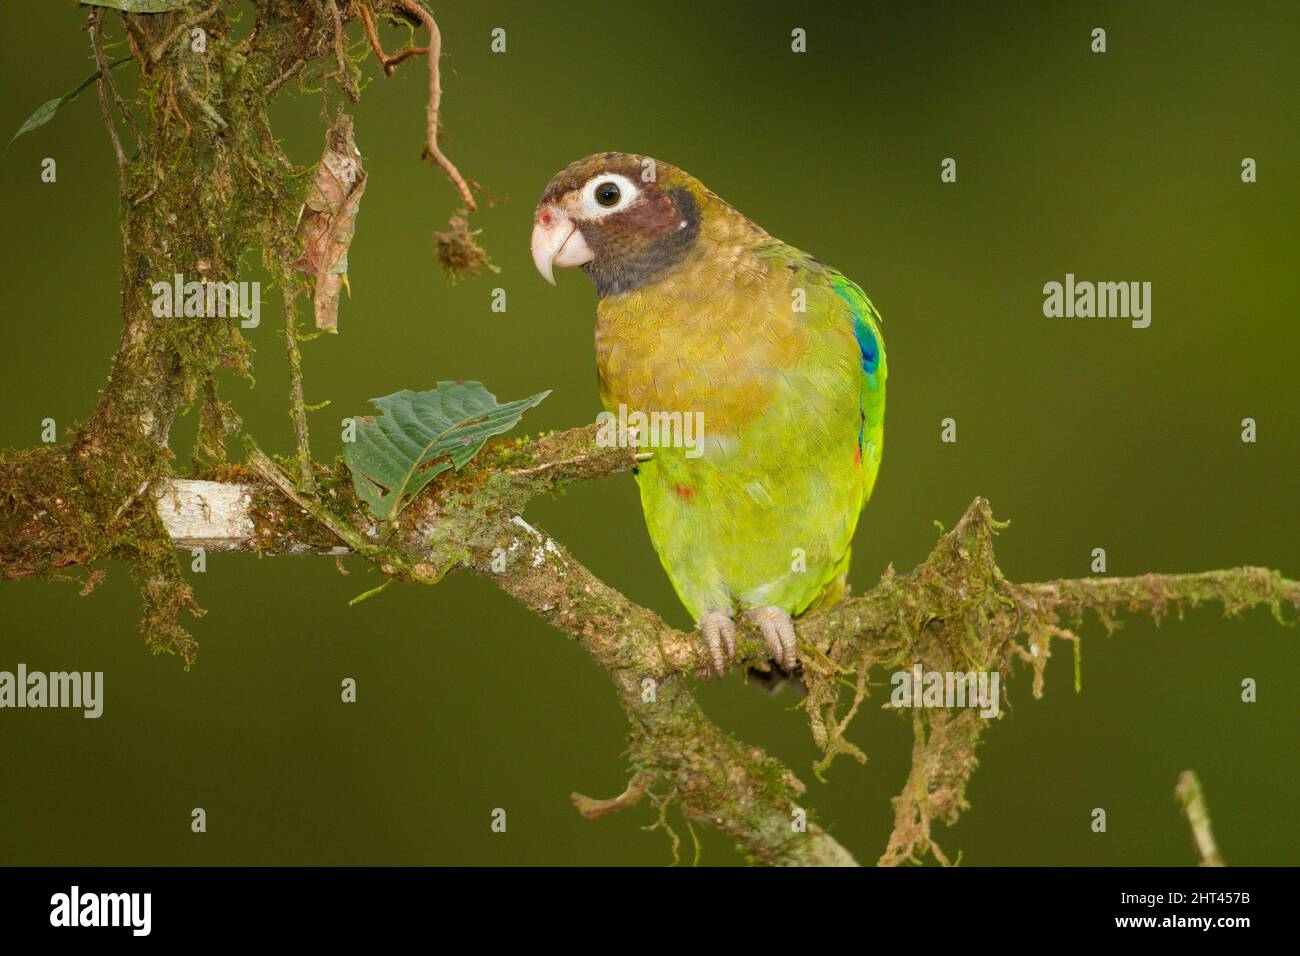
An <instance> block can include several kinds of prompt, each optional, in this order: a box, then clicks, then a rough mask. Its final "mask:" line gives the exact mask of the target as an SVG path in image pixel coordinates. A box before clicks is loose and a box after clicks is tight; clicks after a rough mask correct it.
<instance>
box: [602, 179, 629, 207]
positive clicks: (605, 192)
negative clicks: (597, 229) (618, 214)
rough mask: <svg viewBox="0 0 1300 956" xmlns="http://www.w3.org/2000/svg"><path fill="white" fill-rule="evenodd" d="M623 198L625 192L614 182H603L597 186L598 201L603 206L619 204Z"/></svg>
mask: <svg viewBox="0 0 1300 956" xmlns="http://www.w3.org/2000/svg"><path fill="white" fill-rule="evenodd" d="M621 198H623V194H622V193H621V192H619V188H618V186H617V185H615V184H614V183H601V184H600V185H599V186H597V187H596V202H598V203H600V204H601V205H602V206H617V205H618V201H619V200H620V199H621Z"/></svg>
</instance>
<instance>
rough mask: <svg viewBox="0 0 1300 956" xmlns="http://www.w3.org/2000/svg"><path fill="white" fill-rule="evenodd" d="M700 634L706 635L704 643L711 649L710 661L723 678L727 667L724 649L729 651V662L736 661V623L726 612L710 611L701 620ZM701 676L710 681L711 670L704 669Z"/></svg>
mask: <svg viewBox="0 0 1300 956" xmlns="http://www.w3.org/2000/svg"><path fill="white" fill-rule="evenodd" d="M700 633H701V634H703V635H704V642H705V643H706V644H707V645H708V647H709V660H710V662H711V663H712V664H713V670H715V671H717V673H718V676H719V677H721V676H722V674H723V672H724V671H725V670H726V667H727V665H726V662H725V661H724V660H723V658H722V651H723V648H725V649H726V651H727V660H733V661H734V660H735V659H736V622H735V621H733V620H732V619H731V616H730V615H729V614H727V612H726V611H710V612H709V613H707V614H705V615H704V617H702V618H700ZM700 676H701V677H702V678H704V680H708V679H709V678H710V676H711V675H710V672H709V669H708V668H707V667H706V668H704V670H703V671H702V672H701V674H700Z"/></svg>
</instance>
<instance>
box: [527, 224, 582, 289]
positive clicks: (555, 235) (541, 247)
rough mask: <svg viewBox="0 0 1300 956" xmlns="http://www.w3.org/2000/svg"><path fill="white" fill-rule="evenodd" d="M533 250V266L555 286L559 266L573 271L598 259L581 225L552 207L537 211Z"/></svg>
mask: <svg viewBox="0 0 1300 956" xmlns="http://www.w3.org/2000/svg"><path fill="white" fill-rule="evenodd" d="M532 250H533V265H535V266H537V271H538V272H540V273H541V274H542V278H543V279H545V280H546V281H547V282H549V283H550V284H551V285H555V272H554V270H555V267H556V266H559V267H560V268H561V269H570V268H573V267H574V266H581V265H586V264H587V263H588V262H590V261H591V260H592V259H594V258H595V256H594V255H593V254H592V251H591V248H590V247H589V246H588V245H587V240H586V238H585V237H584V236H583V235H582V230H580V229H579V228H578V226H577V224H576V223H574V221H573V220H572V219H570V218H569V217H568V216H566V215H565V214H564V213H562V212H561V211H560V210H559V209H557V208H556V207H555V206H552V205H549V204H548V205H545V206H543V207H542V208H541V209H539V210H537V220H536V222H534V224H533V241H532Z"/></svg>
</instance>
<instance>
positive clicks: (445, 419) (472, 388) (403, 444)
mask: <svg viewBox="0 0 1300 956" xmlns="http://www.w3.org/2000/svg"><path fill="white" fill-rule="evenodd" d="M549 394H551V393H550V391H545V392H539V393H537V394H536V395H533V396H531V397H529V398H521V399H519V400H518V401H514V402H506V403H505V404H504V405H501V404H499V403H498V402H497V400H496V396H495V395H493V394H492V393H491V392H489V391H488V390H487V389H485V388H484V387H483V386H482V385H481V384H479V383H478V382H439V383H438V387H437V388H433V389H430V390H429V391H427V392H412V391H411V390H409V389H403V390H402V391H400V392H394V393H393V394H392V395H385V396H384V397H383V398H372V399H371V400H370V403H371V404H372V405H374V406H375V408H377V409H379V411H380V412H381V414H380V416H379V417H378V418H375V417H373V416H370V415H367V416H365V417H362V418H358V419H357V423H356V424H357V437H356V441H355V442H352V443H351V444H349V445H348V446H347V448H346V450H345V454H344V458H345V459H346V460H347V463H348V468H349V469H351V471H352V484H353V487H355V488H356V490H357V495H358V496H359V497H360V498H361V500H362V501H364V502H365V503H366V504H367V505H368V506H369V507H370V513H371V514H372V515H374V516H375V517H376V518H380V519H382V520H385V521H392V520H393V519H394V518H396V517H397V515H398V513H399V512H400V511H401V510H402V509H403V508H405V507H406V506H407V505H408V504H410V502H411V500H412V499H413V498H414V497H415V496H416V494H418V493H419V491H420V489H421V488H423V487H424V486H425V485H427V484H428V483H429V482H430V481H432V480H433V479H434V478H436V477H437V476H438V475H440V474H442V473H443V472H444V471H446V470H447V469H448V468H452V467H455V468H456V470H457V471H459V470H460V469H461V468H464V467H465V465H466V464H468V463H469V461H470V460H471V459H472V458H473V457H474V456H475V455H477V454H478V453H479V451H480V450H481V449H482V448H483V445H484V444H486V442H487V440H488V439H489V438H491V437H493V436H494V435H500V434H501V433H502V432H507V431H509V430H510V429H512V428H514V427H515V425H516V423H518V421H519V419H520V418H521V417H522V416H523V414H524V412H526V411H528V409H530V408H532V407H533V406H534V405H536V404H538V403H539V402H540V401H541V400H542V399H544V398H545V397H546V396H547V395H549Z"/></svg>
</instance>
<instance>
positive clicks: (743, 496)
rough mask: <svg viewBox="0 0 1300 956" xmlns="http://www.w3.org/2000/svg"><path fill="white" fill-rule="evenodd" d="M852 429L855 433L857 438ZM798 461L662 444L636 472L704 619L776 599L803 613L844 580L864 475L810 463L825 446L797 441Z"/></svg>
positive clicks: (672, 568)
mask: <svg viewBox="0 0 1300 956" xmlns="http://www.w3.org/2000/svg"><path fill="white" fill-rule="evenodd" d="M851 440H852V436H850V442H851ZM789 454H790V463H791V464H794V463H795V462H802V463H803V464H804V467H802V468H800V467H785V468H781V469H773V468H772V467H771V464H772V463H771V462H767V461H761V460H760V461H752V460H750V461H746V459H747V458H752V457H754V456H750V455H746V454H745V453H744V452H743V451H742V452H737V453H735V454H733V455H732V456H729V457H727V458H725V459H721V460H719V459H711V458H705V457H701V458H696V459H693V460H692V459H688V458H686V457H684V456H683V455H682V454H681V453H680V452H679V451H678V450H676V449H670V450H662V449H661V450H657V451H656V452H655V457H654V459H652V460H651V461H650V462H647V463H646V464H644V465H642V466H641V467H640V468H639V470H638V474H637V483H638V484H639V486H640V490H641V503H642V506H643V509H644V511H645V518H646V526H647V528H648V529H649V532H650V538H651V540H652V541H653V542H654V545H655V549H656V550H657V551H658V553H659V557H660V560H661V561H662V562H663V566H664V569H665V570H666V571H667V572H668V576H669V578H670V579H671V580H672V583H673V587H674V588H675V589H676V591H677V594H678V596H679V597H680V598H681V600H682V603H683V604H684V605H685V606H686V609H687V610H688V611H690V613H691V615H692V616H693V617H694V618H695V619H697V620H698V619H699V618H700V617H701V616H702V615H703V614H705V613H707V612H708V611H711V610H724V611H727V612H732V611H735V610H743V609H745V608H753V607H762V606H765V605H775V606H777V607H781V608H783V609H785V610H786V611H789V612H790V613H791V614H799V613H801V612H802V611H804V610H805V609H806V608H807V607H809V606H810V605H812V604H813V603H815V602H816V601H817V600H818V599H819V598H821V597H822V596H823V595H824V594H825V593H826V592H827V591H828V589H829V590H835V589H837V588H841V587H842V586H843V580H842V578H843V575H844V573H845V572H846V571H847V568H848V560H849V542H850V540H851V539H852V537H853V531H854V527H855V525H856V524H857V520H858V513H859V510H860V508H861V505H862V493H863V488H862V483H861V480H860V473H859V475H858V476H856V478H857V479H858V480H855V475H854V474H853V472H852V471H851V470H850V469H847V468H844V467H843V463H842V462H836V465H839V466H840V467H832V468H825V469H823V468H818V467H816V466H812V467H809V466H808V463H809V462H811V461H816V460H817V455H818V454H819V450H818V449H815V448H801V447H799V446H798V444H797V443H795V444H794V445H793V447H790V448H789Z"/></svg>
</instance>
